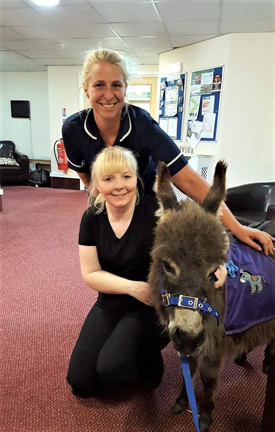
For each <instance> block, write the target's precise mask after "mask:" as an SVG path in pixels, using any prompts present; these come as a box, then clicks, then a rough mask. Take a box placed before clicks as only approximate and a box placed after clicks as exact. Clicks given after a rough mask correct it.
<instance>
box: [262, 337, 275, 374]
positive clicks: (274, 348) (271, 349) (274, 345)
mask: <svg viewBox="0 0 275 432" xmlns="http://www.w3.org/2000/svg"><path fill="white" fill-rule="evenodd" d="M270 353H271V354H270ZM264 354H265V356H264V361H263V373H265V374H268V372H269V357H270V355H274V356H275V339H272V341H271V342H270V343H269V344H268V345H267V346H266V349H265V352H264Z"/></svg>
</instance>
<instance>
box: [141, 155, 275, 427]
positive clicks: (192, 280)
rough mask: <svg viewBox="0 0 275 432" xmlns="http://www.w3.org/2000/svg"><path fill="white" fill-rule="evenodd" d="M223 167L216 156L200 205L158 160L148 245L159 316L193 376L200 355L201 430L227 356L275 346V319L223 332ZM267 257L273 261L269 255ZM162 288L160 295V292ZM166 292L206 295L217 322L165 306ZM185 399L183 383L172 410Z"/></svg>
mask: <svg viewBox="0 0 275 432" xmlns="http://www.w3.org/2000/svg"><path fill="white" fill-rule="evenodd" d="M226 168H227V167H226V164H225V163H224V162H218V164H217V166H216V171H215V176H214V183H213V186H212V187H211V189H210V191H209V193H208V195H207V197H206V199H205V200H204V202H203V204H202V206H199V205H198V204H197V203H195V202H193V201H191V200H186V201H182V202H181V203H178V202H177V198H176V196H175V194H174V192H173V189H172V187H171V183H170V175H169V171H168V169H167V167H166V165H165V164H164V163H163V162H160V163H159V166H158V178H157V197H158V200H159V203H160V210H159V212H160V214H159V216H160V219H159V221H158V224H157V228H156V237H155V244H154V246H153V250H152V265H151V270H150V274H149V284H150V287H151V289H152V292H153V294H154V301H155V306H156V310H157V312H158V315H159V318H160V321H161V323H162V324H163V325H164V327H165V329H167V330H168V333H169V335H170V337H171V340H172V343H173V345H174V347H175V348H176V350H177V351H178V352H179V353H181V354H184V355H189V365H190V370H191V375H192V377H193V376H194V374H195V371H196V366H197V360H198V355H199V354H200V356H201V362H200V374H201V380H202V382H203V385H204V399H203V403H202V407H201V414H200V431H201V432H205V431H208V430H209V427H210V426H211V424H212V411H213V409H214V393H215V390H216V387H217V383H218V377H219V373H220V370H221V367H222V364H223V363H224V360H225V358H226V356H227V355H229V354H231V355H234V356H241V355H243V353H247V352H249V351H250V350H252V349H253V348H255V347H256V346H258V345H261V344H269V343H270V342H271V341H272V349H275V344H274V343H273V339H275V319H269V320H268V321H266V322H262V323H260V324H257V325H254V326H252V327H250V328H249V329H247V330H245V331H243V332H241V333H240V332H239V333H237V334H232V335H230V336H225V327H224V325H223V319H224V316H225V308H226V288H225V284H224V283H223V285H222V286H220V287H219V288H217V287H216V286H215V280H214V276H215V271H216V270H217V269H218V268H220V266H224V263H225V262H226V261H227V251H228V248H229V238H228V236H227V234H226V232H225V229H224V227H223V225H222V223H221V222H220V220H219V217H218V211H219V207H220V204H221V202H222V200H224V198H225V174H226ZM249 249H252V248H249ZM266 259H267V260H269V261H270V262H271V263H272V265H274V262H273V261H272V259H270V258H266ZM161 293H162V294H163V293H164V295H162V296H161ZM167 293H169V294H167ZM249 293H250V287H249ZM169 295H170V296H172V297H173V296H176V295H177V296H179V295H183V296H190V297H191V298H195V299H196V300H197V301H199V303H200V301H207V303H208V304H210V305H211V306H212V307H213V308H214V309H215V310H216V311H218V313H219V315H220V323H219V325H217V321H216V319H215V318H214V317H213V316H211V315H210V314H208V313H204V314H203V313H202V312H201V311H199V310H195V309H192V308H188V307H186V306H185V307H180V306H179V305H178V304H176V306H173V305H172V306H167V303H166V306H167V307H165V305H164V304H163V301H164V300H165V299H166V301H167V297H169ZM253 298H255V296H254V297H253ZM206 299H207V300H206ZM168 305H169V302H168ZM273 312H274V309H273ZM270 347H271V345H270ZM270 349H271V348H270ZM266 353H268V350H266ZM265 362H266V364H267V362H268V360H267V359H265ZM187 405H188V399H187V393H186V389H185V385H183V390H182V393H181V395H180V397H179V398H178V399H177V400H176V402H175V404H174V406H173V409H172V412H173V413H175V414H177V413H180V412H182V411H184V410H185V409H186V408H187Z"/></svg>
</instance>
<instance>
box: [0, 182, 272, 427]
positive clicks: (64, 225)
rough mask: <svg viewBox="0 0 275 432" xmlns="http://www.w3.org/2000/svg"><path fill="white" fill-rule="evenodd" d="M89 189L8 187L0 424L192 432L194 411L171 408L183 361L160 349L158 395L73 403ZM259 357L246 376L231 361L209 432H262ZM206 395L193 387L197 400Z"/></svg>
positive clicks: (85, 303) (121, 394)
mask: <svg viewBox="0 0 275 432" xmlns="http://www.w3.org/2000/svg"><path fill="white" fill-rule="evenodd" d="M86 206H87V195H86V193H85V192H83V191H69V190H62V189H42V188H41V189H39V188H32V187H28V186H10V187H4V195H3V211H2V212H0V223H1V239H0V240H1V246H2V248H1V257H0V259H1V261H0V262H1V317H2V318H1V331H2V333H1V367H0V374H1V419H0V430H1V431H3V432H4V431H5V432H19V431H20V432H33V431H35V432H46V431H47V432H89V431H91V432H105V431H112V432H113V431H115V432H128V431H129V432H168V431H169V432H193V431H195V429H194V426H193V423H192V416H191V414H190V413H189V412H186V413H183V414H181V415H179V416H173V415H172V414H170V408H171V406H172V403H173V401H174V399H175V398H176V396H177V395H178V394H179V392H180V387H181V372H180V365H179V361H178V357H177V354H176V352H175V351H174V350H173V348H172V347H171V346H170V345H169V346H168V347H167V348H166V349H165V351H164V360H165V375H164V378H163V382H162V384H161V386H160V387H159V388H158V389H156V390H155V391H149V390H139V391H137V390H135V391H129V390H128V391H123V390H120V391H117V392H113V394H109V395H108V396H105V397H104V398H102V399H100V400H99V399H90V400H81V399H77V398H75V397H74V396H73V395H72V394H71V392H70V388H69V386H68V384H67V383H66V372H67V366H68V361H69V358H70V353H71V351H72V348H73V346H74V343H75V340H76V338H77V335H78V332H79V330H80V328H81V325H82V323H83V320H84V318H85V316H86V314H87V313H88V311H89V309H90V308H91V306H92V304H93V303H94V301H95V298H96V294H95V293H94V292H93V291H92V290H91V289H89V288H88V287H87V286H86V285H85V284H84V282H82V279H81V274H80V269H79V262H78V245H77V237H78V228H79V223H80V218H81V215H82V213H83V211H84V209H85V208H86ZM262 359H263V349H262V348H260V349H258V350H256V351H254V352H253V353H250V355H249V358H248V360H249V361H248V364H247V366H246V367H245V368H241V367H238V366H236V365H234V363H233V362H232V360H231V359H230V360H229V361H228V362H227V365H226V367H225V369H224V371H223V373H222V376H221V382H220V387H219V390H218V393H217V397H216V410H215V415H214V424H213V427H212V429H211V431H212V432H259V429H260V421H261V417H262V412H263V404H264V397H265V387H266V377H265V375H263V374H262V372H261V367H262ZM201 393H202V387H201V384H200V383H199V380H197V383H196V394H197V400H198V402H199V401H200V397H201Z"/></svg>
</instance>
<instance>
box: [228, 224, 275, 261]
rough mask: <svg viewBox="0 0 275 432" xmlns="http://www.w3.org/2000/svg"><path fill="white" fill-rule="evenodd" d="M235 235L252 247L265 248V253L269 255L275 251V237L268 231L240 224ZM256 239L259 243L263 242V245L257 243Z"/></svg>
mask: <svg viewBox="0 0 275 432" xmlns="http://www.w3.org/2000/svg"><path fill="white" fill-rule="evenodd" d="M234 235H235V236H236V237H237V238H238V239H239V240H241V241H242V242H244V243H246V244H248V245H249V246H251V247H252V248H254V249H257V250H259V251H261V250H264V253H265V255H267V256H268V255H270V254H273V253H274V251H275V247H274V243H273V242H274V241H275V238H274V237H272V236H271V235H270V234H268V233H267V232H264V231H260V230H258V229H255V228H251V227H248V226H245V225H241V224H240V225H239V226H238V228H237V230H236V231H235V232H234ZM254 240H257V241H258V242H259V243H261V245H262V247H261V246H259V244H258V243H256V242H255V241H254Z"/></svg>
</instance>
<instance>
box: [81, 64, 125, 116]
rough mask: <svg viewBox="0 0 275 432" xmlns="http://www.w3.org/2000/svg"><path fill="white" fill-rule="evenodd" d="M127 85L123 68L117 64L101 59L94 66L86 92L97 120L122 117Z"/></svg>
mask: <svg viewBox="0 0 275 432" xmlns="http://www.w3.org/2000/svg"><path fill="white" fill-rule="evenodd" d="M126 87H127V85H126V83H125V81H124V78H123V75H122V72H121V69H120V67H119V66H117V65H116V64H110V63H107V62H105V61H99V62H98V63H96V64H95V65H94V66H93V68H92V70H91V73H90V78H89V81H88V88H87V90H86V94H87V96H88V97H89V99H90V103H91V106H92V108H93V111H94V117H95V120H96V121H97V120H99V119H104V120H106V119H118V120H119V119H120V116H121V111H122V108H123V105H124V98H125V94H126Z"/></svg>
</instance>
